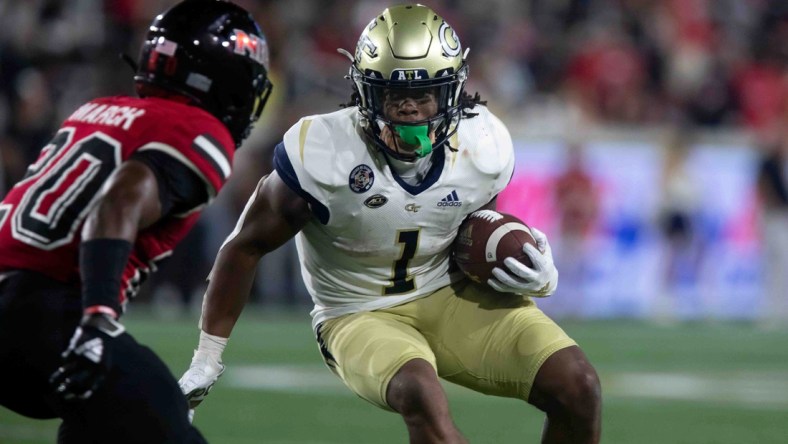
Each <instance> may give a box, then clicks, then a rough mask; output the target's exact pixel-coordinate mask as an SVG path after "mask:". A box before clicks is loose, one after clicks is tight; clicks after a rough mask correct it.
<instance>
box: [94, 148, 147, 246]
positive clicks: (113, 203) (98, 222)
mask: <svg viewBox="0 0 788 444" xmlns="http://www.w3.org/2000/svg"><path fill="white" fill-rule="evenodd" d="M160 217H161V203H160V202H159V197H158V185H157V183H156V178H155V176H154V175H153V172H152V171H151V170H150V168H148V167H147V166H145V165H144V164H142V163H139V162H135V161H129V162H128V163H127V164H124V166H123V167H121V169H120V170H119V171H118V172H117V173H116V174H115V175H114V176H113V177H112V178H111V179H110V182H109V185H108V186H107V188H106V190H105V191H104V192H103V193H102V194H101V198H100V199H99V201H98V203H97V204H96V206H95V207H94V208H93V209H92V210H91V211H90V213H89V214H88V217H87V219H86V221H85V225H84V227H83V229H82V239H83V241H85V240H90V239H123V240H126V241H128V242H131V243H134V240H135V239H136V237H137V232H138V231H139V230H140V229H142V228H145V227H148V226H150V225H151V224H153V223H155V222H156V221H157V220H158V219H159V218H160Z"/></svg>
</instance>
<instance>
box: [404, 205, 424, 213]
mask: <svg viewBox="0 0 788 444" xmlns="http://www.w3.org/2000/svg"><path fill="white" fill-rule="evenodd" d="M420 209H421V205H416V204H415V203H409V204H407V205H405V211H411V212H414V213H418V212H419V210H420Z"/></svg>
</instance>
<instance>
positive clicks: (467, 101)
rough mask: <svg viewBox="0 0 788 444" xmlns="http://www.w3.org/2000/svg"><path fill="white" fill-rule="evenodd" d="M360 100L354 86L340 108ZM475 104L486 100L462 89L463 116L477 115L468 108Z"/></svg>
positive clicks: (356, 103) (461, 104) (484, 102)
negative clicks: (347, 99) (348, 97)
mask: <svg viewBox="0 0 788 444" xmlns="http://www.w3.org/2000/svg"><path fill="white" fill-rule="evenodd" d="M360 102H361V95H360V94H359V93H358V90H357V89H356V88H353V93H352V94H351V95H350V100H349V101H347V102H345V103H340V104H339V107H340V108H351V107H354V106H358V104H359V103H360ZM476 105H484V106H487V101H486V100H482V98H481V96H479V93H478V92H476V93H474V94H473V96H471V95H470V94H468V93H467V92H465V91H463V92H462V95H461V96H460V112H462V116H463V117H467V118H469V119H470V118H472V117H476V116H478V115H479V113H472V112H470V111H469V110H471V109H473V108H474V107H475V106H476Z"/></svg>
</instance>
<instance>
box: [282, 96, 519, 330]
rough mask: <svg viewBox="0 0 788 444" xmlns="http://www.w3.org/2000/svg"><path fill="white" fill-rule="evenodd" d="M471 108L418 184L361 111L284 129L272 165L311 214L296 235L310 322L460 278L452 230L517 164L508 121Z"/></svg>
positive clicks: (388, 302) (343, 112)
mask: <svg viewBox="0 0 788 444" xmlns="http://www.w3.org/2000/svg"><path fill="white" fill-rule="evenodd" d="M473 112H474V113H478V116H476V117H473V118H463V119H462V122H461V123H460V125H459V129H458V132H457V133H456V134H455V135H454V136H453V137H452V138H451V141H450V142H451V146H452V147H455V148H457V150H458V151H457V152H453V151H450V150H449V149H448V148H446V147H445V146H444V147H441V148H439V149H438V150H436V152H435V153H434V154H433V158H432V167H431V168H432V169H431V170H430V171H429V173H427V175H426V177H425V178H424V180H423V181H422V182H421V183H420V184H419V185H417V186H411V185H408V184H407V183H406V182H405V181H403V180H402V179H401V178H399V177H398V176H397V175H396V174H395V173H394V172H393V171H392V169H391V168H390V166H389V165H388V163H387V160H386V156H385V155H383V154H382V153H381V151H380V150H379V148H377V147H376V146H375V145H374V144H373V143H371V142H369V141H367V139H366V138H365V137H364V136H363V135H362V132H361V131H362V130H361V128H360V123H359V120H360V115H359V113H358V110H357V108H348V109H344V110H340V111H337V112H334V113H330V114H322V115H316V116H309V117H304V118H303V119H301V120H300V121H299V122H298V123H296V124H295V125H294V126H293V127H292V128H290V130H289V131H287V133H286V134H285V136H284V141H283V143H282V144H280V145H279V146H278V147H277V149H276V151H275V155H274V164H275V166H276V170H277V172H278V174H279V176H280V177H282V179H283V180H284V181H285V183H287V184H288V185H289V186H290V187H291V188H293V189H294V190H295V191H296V192H298V193H299V194H300V195H301V196H302V197H304V198H306V199H307V200H308V201H309V202H310V206H311V208H312V212H313V213H314V214H315V217H314V218H313V220H312V221H310V222H309V223H308V224H307V225H306V226H305V227H304V229H303V230H302V231H301V232H300V233H299V234H298V235H297V236H296V245H297V248H298V254H299V258H300V262H301V272H302V275H303V278H304V282H305V284H306V287H307V289H308V290H309V293H310V294H311V296H312V299H313V301H314V303H315V308H314V310H313V311H312V317H313V325H314V326H317V325H318V324H319V323H321V322H323V321H325V320H326V319H330V318H334V317H337V316H341V315H344V314H348V313H354V312H358V311H369V310H376V309H380V308H385V307H391V306H394V305H398V304H402V303H404V302H406V301H410V300H413V299H416V298H420V297H423V296H426V295H428V294H430V293H432V292H434V291H435V290H437V289H439V288H441V287H443V286H445V285H448V284H450V283H451V282H453V281H456V280H458V279H460V278H461V274H460V272H459V271H457V272H452V273H450V272H449V262H450V261H449V257H450V252H451V244H452V242H453V241H454V237H455V235H456V233H457V228H458V227H459V225H460V223H461V222H462V221H463V219H465V217H466V216H467V215H468V214H470V213H472V212H473V211H475V210H477V209H479V207H481V206H483V205H485V204H487V203H488V202H489V201H490V200H491V199H493V198H494V197H495V196H496V195H497V194H498V193H499V192H500V191H501V190H503V189H504V187H505V186H506V185H507V184H508V182H509V179H510V178H511V176H512V172H513V169H514V152H513V148H512V140H511V136H510V135H509V132H508V131H507V129H506V127H504V125H503V124H502V123H501V121H500V120H499V119H498V118H497V117H495V116H494V115H493V114H492V113H491V112H490V111H489V110H488V109H487V108H486V107H484V106H476V107H475V108H474V109H473Z"/></svg>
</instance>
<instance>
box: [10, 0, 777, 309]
mask: <svg viewBox="0 0 788 444" xmlns="http://www.w3.org/2000/svg"><path fill="white" fill-rule="evenodd" d="M236 3H238V4H240V5H241V6H243V7H245V8H247V9H248V10H250V11H251V12H252V14H253V15H254V16H255V18H256V19H257V20H258V21H259V23H260V24H261V25H262V27H263V29H264V32H265V33H266V35H267V37H268V40H269V45H270V53H271V71H272V80H273V82H274V84H275V88H274V96H273V98H272V100H271V101H270V102H269V105H268V107H267V108H266V110H265V113H264V116H263V119H262V122H261V123H260V124H259V125H258V126H257V128H256V129H255V132H254V133H253V135H252V137H251V138H250V139H249V140H247V142H246V143H245V144H244V147H243V149H242V150H241V151H240V152H239V154H238V157H237V159H236V162H235V167H236V171H235V173H234V177H233V179H232V180H231V181H230V183H229V184H228V187H227V188H226V189H225V190H224V191H223V192H222V195H221V196H220V198H219V199H218V202H217V203H216V204H215V205H214V206H212V207H211V208H210V209H209V210H208V211H207V212H206V213H205V216H204V218H203V220H202V221H201V223H200V224H199V225H198V227H197V229H196V230H195V231H194V233H192V234H191V235H190V236H191V240H190V241H189V242H185V243H183V244H181V246H180V251H178V252H177V253H176V255H175V256H174V257H173V259H172V260H171V263H170V264H169V265H165V266H164V267H163V268H164V270H162V273H159V276H157V277H156V278H155V279H154V283H153V285H151V286H149V289H150V292H149V294H148V295H147V297H150V298H152V299H154V300H155V299H157V298H158V299H165V300H166V299H168V298H169V299H174V300H179V301H184V302H188V301H189V300H191V299H197V300H198V299H199V295H200V292H201V288H202V280H203V279H204V277H205V276H206V275H207V272H208V269H209V267H210V264H211V263H212V261H213V258H214V255H215V252H216V251H217V249H218V247H219V245H220V244H221V241H222V240H223V238H224V237H225V236H226V235H227V234H228V233H229V232H230V231H231V229H232V226H233V224H234V222H235V220H236V218H237V216H238V214H239V213H240V210H241V209H242V207H243V204H244V203H245V201H246V199H247V197H248V195H249V193H250V192H251V190H252V189H253V187H254V185H255V183H256V182H257V180H258V179H259V178H260V177H261V176H262V175H264V174H266V173H267V172H269V171H270V170H271V168H272V165H271V159H270V157H271V152H272V149H273V147H274V145H275V144H276V143H277V142H278V141H279V140H281V137H282V134H283V132H284V131H285V130H286V129H287V128H289V126H290V125H292V124H293V123H295V121H296V120H297V119H298V118H299V117H301V116H304V115H309V114H316V113H324V112H330V111H333V110H336V109H337V108H338V105H339V104H340V103H345V102H347V101H348V99H349V97H350V92H351V90H350V83H349V82H348V81H347V80H345V79H343V76H344V75H345V74H346V73H347V70H348V66H349V61H348V60H347V59H346V58H345V57H344V56H342V55H341V54H338V53H337V51H336V49H337V48H345V49H348V50H350V52H351V53H352V52H353V49H354V48H355V43H356V40H357V38H358V36H359V34H360V32H361V30H362V29H363V27H364V26H365V25H366V24H367V23H368V22H369V21H370V20H371V18H372V17H373V16H374V15H375V14H376V13H378V12H380V11H381V10H383V9H384V8H385V7H386V6H388V5H389V4H390V3H389V2H383V1H378V0H375V1H360V0H319V1H318V0H286V1H285V0H282V1H271V0H238V1H236ZM423 3H425V4H427V5H429V6H431V7H432V8H433V9H435V10H436V11H437V12H438V13H439V14H442V15H443V17H444V18H445V19H446V20H447V21H448V22H449V23H451V24H452V25H453V26H454V28H455V29H456V31H457V33H458V35H459V37H460V40H461V42H462V44H463V46H464V47H465V48H470V52H469V54H468V62H469V65H470V80H469V82H468V85H467V90H468V91H469V92H471V93H473V92H475V91H478V92H479V93H480V94H481V95H482V98H483V99H485V100H488V103H489V107H490V108H491V109H492V110H493V111H494V112H495V113H497V114H499V115H500V116H501V117H502V119H503V120H504V121H505V122H506V123H507V125H508V126H509V128H510V130H511V132H512V134H513V136H514V139H515V142H516V144H517V143H518V141H519V142H523V143H524V144H526V145H527V144H528V143H530V142H533V141H534V140H550V141H553V142H555V144H556V145H557V146H561V150H562V152H564V153H566V155H565V156H563V157H562V160H561V161H560V163H561V165H562V167H563V170H562V171H557V172H556V174H555V181H554V182H553V185H554V186H553V187H552V188H553V190H552V191H554V194H552V195H553V196H554V202H553V205H552V206H551V207H550V208H554V209H555V210H554V212H555V213H556V218H557V219H560V220H558V221H557V222H555V223H554V224H553V225H552V226H549V227H548V234H549V235H550V236H551V239H554V240H555V243H556V244H557V245H563V246H564V248H565V250H564V251H571V249H578V248H581V247H578V246H577V245H578V244H577V243H578V242H583V239H584V238H585V237H586V236H587V233H588V232H589V231H593V230H594V229H595V228H594V227H595V224H596V222H595V218H596V217H597V213H598V212H599V208H597V205H596V200H595V198H594V193H595V190H594V184H593V178H594V177H593V176H594V171H593V169H591V170H590V171H589V168H588V165H587V163H588V162H585V163H584V159H587V158H588V156H587V155H584V153H583V145H584V144H585V143H586V142H588V141H590V140H599V139H600V138H601V139H605V138H607V139H610V140H616V139H620V138H621V136H620V134H622V133H623V134H628V135H629V136H628V137H629V138H630V139H632V138H633V136H632V134H633V133H634V134H635V136H634V138H635V139H636V140H638V141H641V139H642V140H643V141H646V142H647V143H650V144H653V145H657V146H658V147H659V148H658V149H659V151H660V153H661V156H660V159H661V160H664V162H661V163H660V165H659V166H656V165H654V166H653V168H654V169H656V170H658V172H659V174H660V175H662V176H664V179H663V180H661V181H660V184H661V188H660V190H661V191H660V203H658V204H657V206H658V207H659V211H660V214H659V215H658V217H654V218H652V219H650V220H651V221H652V222H653V223H654V225H655V230H658V231H660V232H661V233H662V234H663V237H662V240H661V242H662V244H663V246H664V247H665V248H664V249H663V250H664V251H666V253H665V256H666V257H668V258H669V257H671V256H672V255H673V256H675V255H677V254H679V255H680V256H681V257H682V259H681V261H683V262H674V264H673V265H669V266H666V267H663V268H664V270H665V271H664V273H663V274H665V276H667V278H669V279H672V278H671V277H670V276H673V275H679V278H680V276H681V275H682V273H684V274H686V273H685V271H686V269H687V264H688V263H692V262H693V261H694V260H696V259H693V255H695V254H698V251H700V249H698V248H695V247H693V245H697V243H696V242H694V240H693V239H690V237H691V229H690V227H691V224H692V221H691V220H690V219H691V216H689V215H688V213H689V212H690V211H691V208H694V207H696V206H698V205H702V204H703V203H702V202H699V201H698V200H699V198H698V197H697V193H695V192H694V190H693V185H692V184H693V180H692V178H691V177H689V178H688V177H687V174H686V171H685V170H684V169H683V167H682V162H684V159H686V158H687V156H688V150H689V148H691V147H692V146H694V145H695V144H697V143H704V144H706V145H708V143H711V142H709V140H711V141H715V140H716V141H720V140H721V141H722V142H720V143H721V144H722V145H731V144H735V145H741V146H745V147H747V149H749V150H751V154H752V156H751V157H749V158H752V159H755V164H754V167H753V168H752V169H751V171H752V179H753V181H752V185H753V190H754V192H755V193H757V196H756V199H755V201H754V202H755V204H754V205H756V207H755V208H753V214H755V215H756V216H757V220H751V221H749V223H751V224H752V225H753V226H754V227H755V226H757V230H758V233H759V239H760V243H759V245H760V246H761V247H763V248H760V249H759V250H758V251H759V254H760V256H759V257H760V258H762V261H761V262H762V263H763V264H764V266H763V267H762V269H759V270H760V272H762V274H761V275H759V277H758V279H759V281H760V282H762V285H760V286H759V287H758V288H759V289H761V290H762V291H763V292H768V291H771V292H772V293H773V294H774V295H775V296H774V297H773V299H779V298H780V297H782V299H784V300H788V283H786V280H785V276H786V275H788V258H786V256H787V255H788V245H787V244H786V237H787V236H788V215H787V214H788V192H787V191H786V187H787V185H786V170H788V167H787V166H786V157H788V2H786V1H785V0H664V1H651V0H485V1H480V0H430V1H424V2H423ZM172 4H174V1H165V0H3V1H2V2H0V80H1V81H0V195H2V194H4V193H5V191H6V190H7V189H8V188H9V187H10V186H11V185H12V184H13V183H14V182H16V181H17V180H19V178H20V177H22V175H23V174H24V171H25V168H26V165H27V164H29V163H30V162H31V161H33V160H34V159H35V158H36V156H37V154H38V152H39V150H40V149H41V147H42V146H44V145H45V144H46V142H47V140H48V139H49V138H50V137H51V135H52V133H53V130H54V129H55V128H56V127H57V126H58V125H59V123H60V121H62V119H63V118H64V117H66V116H67V115H68V114H70V112H71V111H72V110H73V109H74V108H75V107H77V106H78V105H80V104H81V103H82V102H84V101H86V100H88V99H90V98H92V97H96V96H100V95H115V94H133V85H132V79H131V77H132V70H131V68H130V67H129V65H127V64H126V63H125V62H124V61H122V60H121V58H120V57H119V56H118V54H120V53H127V54H130V55H131V56H132V58H136V55H137V48H138V46H139V44H140V42H141V41H142V37H143V35H144V33H145V31H146V29H147V25H148V24H149V23H150V20H151V19H152V18H153V17H154V15H155V14H156V13H157V12H158V11H161V10H163V9H165V8H166V7H168V6H169V5H172ZM599 134H603V135H602V136H600V135H599ZM666 135H667V136H666ZM526 170H527V168H526ZM597 225H598V224H597ZM769 230H771V231H769ZM764 239H766V242H763V240H764ZM682 245H683V246H684V247H682ZM687 246H689V247H687ZM685 247H686V248H685ZM682 248H683V250H682ZM688 248H689V250H688ZM682 251H683V252H682ZM559 254H560V253H559ZM564 256H565V257H568V256H572V255H571V254H565V255H564ZM676 264H678V265H676ZM566 267H567V270H568V272H567V273H566V275H567V276H572V275H573V273H575V271H572V270H574V268H577V267H579V268H578V269H582V267H583V266H582V264H577V263H575V264H567V265H566ZM573 267H574V268H573ZM690 268H691V267H690ZM772 268H774V270H771V269H772ZM559 269H561V268H560V267H559ZM577 272H578V273H579V271H577ZM674 277H675V276H674ZM679 278H676V279H679ZM770 279H771V280H770ZM780 279H783V280H782V281H780ZM772 281H773V282H772ZM567 284H568V286H567V287H566V288H572V285H571V282H567ZM769 289H771V290H769ZM559 291H560V288H559ZM565 291H566V290H565ZM254 297H255V298H256V299H258V300H259V301H261V302H264V303H265V302H271V303H278V304H284V305H295V306H302V305H307V304H309V298H308V296H307V295H306V293H305V290H304V288H303V285H302V284H301V283H300V273H299V270H298V268H297V266H296V261H295V252H294V249H293V247H292V245H288V246H287V247H285V248H282V249H280V250H279V251H277V252H276V253H274V254H273V255H271V256H270V257H266V258H265V259H264V261H263V263H262V265H261V269H260V273H259V279H258V285H257V289H256V291H255V295H254ZM566 297H569V296H566ZM767 299H768V298H767V297H765V298H764V300H767ZM652 312H659V309H658V308H655V309H654V310H652ZM785 318H787V319H788V309H786V314H785Z"/></svg>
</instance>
